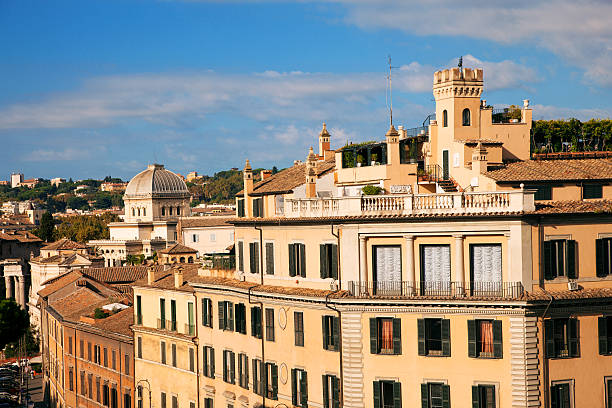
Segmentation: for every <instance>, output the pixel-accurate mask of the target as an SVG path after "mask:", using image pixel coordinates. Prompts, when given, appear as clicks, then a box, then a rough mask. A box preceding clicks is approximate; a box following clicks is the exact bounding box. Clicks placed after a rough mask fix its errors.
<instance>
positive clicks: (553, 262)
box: [543, 239, 576, 280]
mask: <svg viewBox="0 0 612 408" xmlns="http://www.w3.org/2000/svg"><path fill="white" fill-rule="evenodd" d="M543 264H544V279H547V280H550V279H555V278H557V277H560V276H566V277H567V278H568V279H576V241H574V240H571V239H554V240H550V241H544V259H543Z"/></svg>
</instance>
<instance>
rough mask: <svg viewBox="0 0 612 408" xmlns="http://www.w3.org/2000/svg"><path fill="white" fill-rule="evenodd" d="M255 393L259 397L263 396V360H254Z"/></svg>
mask: <svg viewBox="0 0 612 408" xmlns="http://www.w3.org/2000/svg"><path fill="white" fill-rule="evenodd" d="M252 361H253V392H255V394H257V395H263V389H264V387H263V385H264V380H263V363H262V362H261V360H258V359H256V358H254V359H253V360H252Z"/></svg>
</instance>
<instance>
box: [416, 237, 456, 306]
mask: <svg viewBox="0 0 612 408" xmlns="http://www.w3.org/2000/svg"><path fill="white" fill-rule="evenodd" d="M450 280H451V260H450V245H421V294H423V295H432V296H435V295H441V296H445V295H448V294H450V290H451V282H450Z"/></svg>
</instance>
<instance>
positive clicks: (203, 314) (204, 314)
mask: <svg viewBox="0 0 612 408" xmlns="http://www.w3.org/2000/svg"><path fill="white" fill-rule="evenodd" d="M206 301H207V299H202V324H203V325H204V326H208V325H207V324H206V323H207V321H208V317H207V315H208V308H207V307H206Z"/></svg>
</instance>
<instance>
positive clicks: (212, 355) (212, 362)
mask: <svg viewBox="0 0 612 408" xmlns="http://www.w3.org/2000/svg"><path fill="white" fill-rule="evenodd" d="M210 373H211V374H212V375H211V377H210V378H215V349H214V348H212V347H211V348H210Z"/></svg>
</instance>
